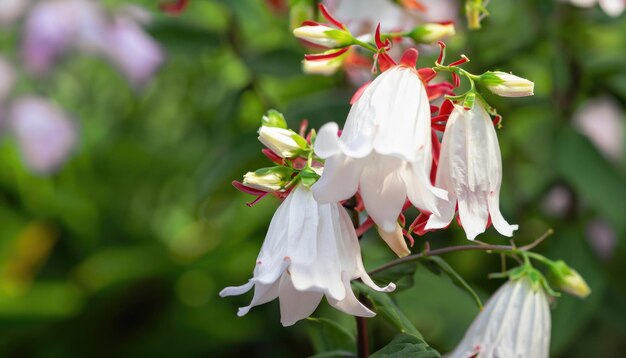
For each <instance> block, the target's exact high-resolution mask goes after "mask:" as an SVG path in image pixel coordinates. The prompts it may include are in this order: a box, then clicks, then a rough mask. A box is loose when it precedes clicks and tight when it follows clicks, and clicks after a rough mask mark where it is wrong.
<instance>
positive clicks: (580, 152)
mask: <svg viewBox="0 0 626 358" xmlns="http://www.w3.org/2000/svg"><path fill="white" fill-rule="evenodd" d="M556 165H557V170H558V171H559V172H560V173H561V175H562V176H563V177H564V178H565V179H566V180H567V181H568V183H569V184H570V185H572V186H573V187H574V188H575V189H576V191H577V192H579V193H580V194H581V196H582V197H583V198H584V199H585V200H586V201H587V202H588V203H589V204H590V205H591V206H592V207H593V208H594V209H595V210H597V211H598V212H599V213H600V214H602V215H603V216H604V217H605V218H607V219H608V220H609V221H610V222H611V223H612V224H613V225H614V227H615V228H616V229H617V230H618V231H619V232H620V233H622V235H624V233H626V221H625V220H624V213H626V180H625V179H624V178H622V177H621V176H620V175H619V174H618V173H617V172H616V170H615V169H614V168H612V167H611V165H610V164H609V163H608V162H607V161H606V159H604V158H603V157H602V155H600V153H599V152H598V151H597V150H596V149H595V148H594V147H593V145H592V144H591V143H590V142H589V141H588V140H587V139H586V138H585V137H583V136H582V135H580V134H578V133H576V132H575V131H573V130H572V129H569V128H563V129H562V130H561V131H560V133H559V135H558V137H557V143H556Z"/></svg>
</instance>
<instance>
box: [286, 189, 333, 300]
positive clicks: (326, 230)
mask: <svg viewBox="0 0 626 358" xmlns="http://www.w3.org/2000/svg"><path fill="white" fill-rule="evenodd" d="M291 196H293V200H294V203H299V206H296V207H295V208H294V209H293V210H292V211H291V212H290V220H289V234H288V235H289V246H288V251H289V258H290V261H291V265H290V267H289V272H290V274H291V280H292V282H293V286H294V287H295V289H296V290H298V291H315V292H322V293H325V294H326V295H329V296H331V297H333V298H335V299H337V300H342V299H343V298H344V296H345V289H344V286H343V283H342V282H341V270H342V267H341V265H340V264H339V262H340V261H339V255H338V250H337V241H339V240H341V239H342V238H341V236H337V235H335V226H336V225H338V223H339V220H338V218H337V217H336V216H335V215H333V208H332V206H333V205H336V204H318V203H316V202H315V199H313V194H312V193H311V191H310V190H309V189H307V188H306V187H304V186H298V187H297V188H296V189H294V192H292V194H291ZM293 229H296V230H294V231H292V230H293Z"/></svg>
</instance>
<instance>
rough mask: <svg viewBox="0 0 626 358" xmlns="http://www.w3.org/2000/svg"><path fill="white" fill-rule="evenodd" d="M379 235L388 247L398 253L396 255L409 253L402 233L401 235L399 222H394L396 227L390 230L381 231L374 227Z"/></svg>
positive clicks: (401, 255) (400, 255)
mask: <svg viewBox="0 0 626 358" xmlns="http://www.w3.org/2000/svg"><path fill="white" fill-rule="evenodd" d="M376 229H377V230H378V234H379V235H380V237H381V238H382V239H383V240H385V242H386V243H387V245H388V246H389V248H391V249H392V250H393V252H395V253H396V255H398V257H404V256H407V255H409V254H410V253H411V250H409V247H408V246H407V245H406V240H404V235H402V228H401V227H400V225H399V224H396V229H395V230H394V231H392V232H387V231H383V229H381V228H380V227H378V226H377V227H376Z"/></svg>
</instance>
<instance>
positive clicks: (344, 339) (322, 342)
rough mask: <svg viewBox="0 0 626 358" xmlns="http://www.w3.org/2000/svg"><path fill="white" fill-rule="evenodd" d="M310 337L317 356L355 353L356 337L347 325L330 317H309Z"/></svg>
mask: <svg viewBox="0 0 626 358" xmlns="http://www.w3.org/2000/svg"><path fill="white" fill-rule="evenodd" d="M307 320H308V321H309V322H310V324H309V325H308V326H309V338H310V339H311V342H312V343H313V348H314V349H315V352H317V353H319V354H318V355H316V357H344V356H346V355H345V353H348V354H349V355H353V353H351V352H354V351H355V350H356V338H355V337H354V335H353V334H352V333H351V332H350V331H348V330H347V329H346V328H345V327H343V326H341V325H340V324H339V323H337V322H335V321H332V320H330V319H328V318H315V317H309V318H308V319H307Z"/></svg>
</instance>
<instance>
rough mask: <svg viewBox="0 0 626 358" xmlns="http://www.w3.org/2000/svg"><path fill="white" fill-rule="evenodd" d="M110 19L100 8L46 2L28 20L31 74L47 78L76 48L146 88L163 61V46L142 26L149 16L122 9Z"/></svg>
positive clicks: (26, 53)
mask: <svg viewBox="0 0 626 358" xmlns="http://www.w3.org/2000/svg"><path fill="white" fill-rule="evenodd" d="M120 13H121V14H122V15H118V16H115V17H110V16H107V14H106V12H105V11H104V10H103V9H102V8H101V7H100V5H99V3H98V2H95V1H89V0H46V1H43V2H40V3H38V4H37V5H36V6H35V7H34V8H33V9H32V11H31V12H30V14H29V16H28V17H27V19H26V27H25V34H24V42H23V44H22V55H23V57H24V61H25V64H26V68H27V69H28V70H29V71H31V72H33V73H39V74H43V73H46V72H48V71H49V70H50V69H51V67H52V66H53V65H54V64H55V63H56V61H57V60H58V59H59V57H61V56H62V55H63V54H64V53H65V52H66V51H67V50H69V49H70V48H77V49H79V50H81V51H82V52H88V53H92V54H96V55H100V56H103V57H105V58H106V59H107V60H109V61H110V62H111V63H112V64H113V65H115V66H116V67H117V68H118V69H119V70H120V72H121V73H122V74H123V75H124V76H126V77H127V79H128V80H129V82H131V83H132V84H134V85H138V84H143V83H145V82H146V81H147V80H148V79H149V78H150V77H151V76H152V74H153V73H154V71H155V70H156V69H157V67H158V66H159V65H160V64H161V62H162V61H163V53H162V50H161V48H160V47H159V45H158V44H157V43H156V42H155V41H154V40H153V39H152V38H150V37H149V36H148V35H147V34H146V33H145V32H144V31H143V30H142V29H141V27H140V26H139V25H138V24H139V23H145V22H146V21H148V20H147V18H146V16H145V15H146V14H145V13H141V12H140V11H139V10H138V9H137V8H130V9H129V8H122V10H120Z"/></svg>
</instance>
